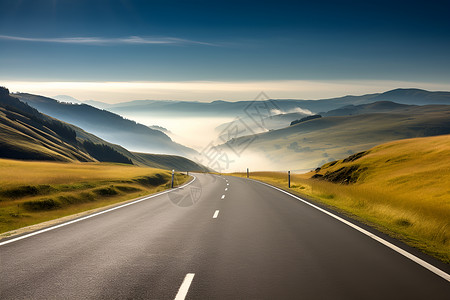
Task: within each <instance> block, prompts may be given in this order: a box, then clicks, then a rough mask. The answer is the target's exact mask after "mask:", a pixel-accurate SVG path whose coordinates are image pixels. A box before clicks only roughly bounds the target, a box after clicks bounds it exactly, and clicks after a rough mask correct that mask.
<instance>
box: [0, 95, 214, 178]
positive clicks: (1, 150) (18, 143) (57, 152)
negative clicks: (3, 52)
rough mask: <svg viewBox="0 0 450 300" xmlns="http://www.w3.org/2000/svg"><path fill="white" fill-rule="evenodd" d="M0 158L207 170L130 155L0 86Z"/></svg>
mask: <svg viewBox="0 0 450 300" xmlns="http://www.w3.org/2000/svg"><path fill="white" fill-rule="evenodd" d="M0 157H1V158H12V159H24V160H50V161H62V162H77V161H81V162H94V161H102V162H118V163H126V164H135V165H139V166H149V167H155V168H162V169H175V170H179V171H208V170H209V169H208V168H206V167H204V166H202V165H200V164H198V163H195V162H193V161H191V160H189V159H187V158H184V157H181V156H174V155H163V154H146V153H138V152H131V151H128V150H127V149H125V148H123V147H122V146H119V145H116V144H112V143H109V142H107V141H105V140H103V139H101V138H99V137H97V136H95V135H93V134H91V133H89V132H87V131H85V130H83V129H81V128H79V127H77V126H75V125H72V124H69V123H66V122H62V121H60V120H58V119H56V118H53V117H50V116H48V115H45V114H42V113H41V112H39V111H38V110H37V109H35V108H33V107H31V106H29V105H28V104H26V103H24V102H22V101H20V100H19V99H17V98H16V97H13V96H10V94H9V91H8V90H7V89H6V88H2V87H0Z"/></svg>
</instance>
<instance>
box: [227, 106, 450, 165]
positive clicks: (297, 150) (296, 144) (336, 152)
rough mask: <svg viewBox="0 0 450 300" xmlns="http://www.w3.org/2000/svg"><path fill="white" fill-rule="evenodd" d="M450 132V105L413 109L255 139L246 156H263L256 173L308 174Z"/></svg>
mask: <svg viewBox="0 0 450 300" xmlns="http://www.w3.org/2000/svg"><path fill="white" fill-rule="evenodd" d="M449 133H450V105H426V106H412V107H409V106H408V107H407V108H405V109H402V110H396V111H395V113H394V112H391V113H370V114H361V115H354V116H332V117H323V118H318V119H314V120H309V121H306V122H302V123H299V124H296V125H293V126H290V127H287V128H283V129H279V130H273V131H269V132H265V133H261V134H256V135H254V136H252V137H251V140H252V143H251V144H249V145H248V147H247V148H246V150H245V152H244V153H243V155H244V156H245V157H247V156H251V157H255V156H259V157H260V161H258V162H257V163H255V164H254V165H249V167H251V168H252V169H254V170H255V169H256V170H258V169H272V170H288V169H291V170H308V169H312V168H316V167H317V166H320V165H322V164H324V163H326V162H329V161H334V160H336V159H340V158H343V157H346V156H348V155H349V154H353V153H357V152H360V151H363V150H365V149H368V148H371V147H373V146H375V145H378V144H381V143H385V142H389V141H393V140H399V139H406V138H413V137H425V136H434V135H442V134H449ZM249 139H250V138H249V137H248V136H247V137H240V138H236V139H232V140H230V141H228V142H227V143H225V144H223V145H221V146H220V147H221V148H222V149H230V148H231V149H233V147H235V145H246V144H247V142H246V140H249ZM243 161H249V162H250V160H249V159H246V158H244V159H243ZM249 162H248V163H249ZM263 162H265V164H263ZM246 163H247V162H246Z"/></svg>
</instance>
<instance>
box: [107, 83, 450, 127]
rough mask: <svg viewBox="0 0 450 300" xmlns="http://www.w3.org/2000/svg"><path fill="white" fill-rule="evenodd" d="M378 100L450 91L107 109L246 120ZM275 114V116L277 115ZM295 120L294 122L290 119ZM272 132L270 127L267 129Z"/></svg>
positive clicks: (440, 99)
mask: <svg viewBox="0 0 450 300" xmlns="http://www.w3.org/2000/svg"><path fill="white" fill-rule="evenodd" d="M378 101H391V102H396V103H400V104H407V105H430V104H445V105H449V104H450V92H430V91H425V90H420V89H395V90H391V91H387V92H384V93H377V94H367V95H361V96H344V97H338V98H330V99H321V100H298V99H273V100H270V101H269V100H266V101H263V100H258V101H237V102H228V101H222V100H218V101H213V102H195V101H163V100H135V101H130V102H122V103H118V104H114V105H110V106H108V110H110V111H113V112H116V113H119V114H121V115H138V116H139V115H146V116H152V115H154V116H166V115H167V116H210V115H215V116H227V117H243V116H245V115H246V109H247V107H248V106H255V105H258V106H259V108H260V110H261V111H263V110H265V109H267V108H268V109H269V110H272V109H273V110H276V111H282V112H284V113H291V112H295V110H296V109H308V110H310V111H311V112H313V113H320V112H327V111H330V110H333V109H338V108H341V107H343V106H346V105H361V104H368V103H373V102H378ZM276 114H277V113H276V112H272V115H276ZM291 121H293V120H291ZM268 129H270V128H268Z"/></svg>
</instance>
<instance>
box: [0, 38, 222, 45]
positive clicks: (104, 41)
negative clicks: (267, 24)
mask: <svg viewBox="0 0 450 300" xmlns="http://www.w3.org/2000/svg"><path fill="white" fill-rule="evenodd" d="M0 40H9V41H22V42H37V43H60V44H81V45H114V44H116V45H117V44H125V45H127V44H128V45H189V44H191V45H207V46H215V44H212V43H207V42H200V41H194V40H188V39H181V38H175V37H140V36H129V37H123V38H105V37H57V38H30V37H22V36H10V35H0Z"/></svg>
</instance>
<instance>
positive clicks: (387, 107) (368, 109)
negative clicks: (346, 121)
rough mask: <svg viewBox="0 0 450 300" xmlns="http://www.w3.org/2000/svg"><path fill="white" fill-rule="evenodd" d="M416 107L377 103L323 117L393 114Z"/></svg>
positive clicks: (338, 111) (386, 102)
mask: <svg viewBox="0 0 450 300" xmlns="http://www.w3.org/2000/svg"><path fill="white" fill-rule="evenodd" d="M413 107H414V105H406V104H399V103H395V102H391V101H377V102H374V103H369V104H361V105H347V106H344V107H341V108H338V109H333V110H330V111H328V112H325V113H322V115H324V116H327V117H331V116H351V115H361V114H369V113H391V112H395V111H398V110H404V109H407V108H413Z"/></svg>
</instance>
